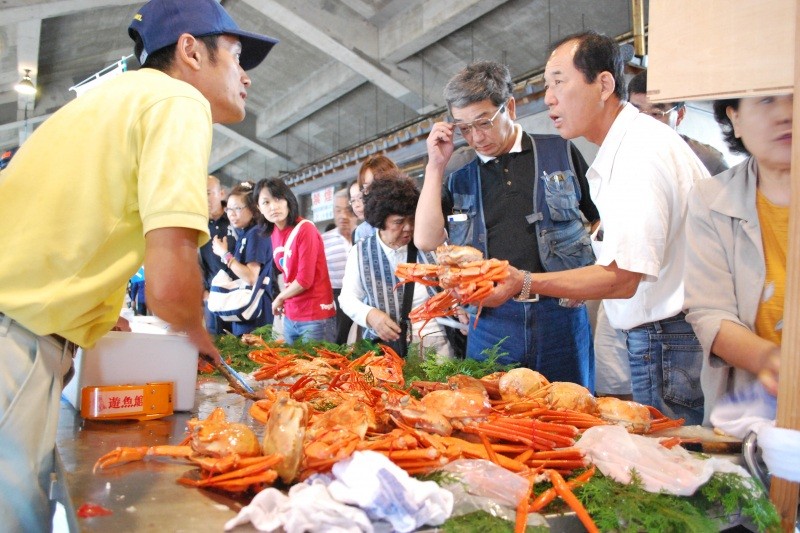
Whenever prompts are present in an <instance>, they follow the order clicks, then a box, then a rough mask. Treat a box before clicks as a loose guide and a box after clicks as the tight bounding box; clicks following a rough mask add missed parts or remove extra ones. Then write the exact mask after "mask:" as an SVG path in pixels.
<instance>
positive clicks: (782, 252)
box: [755, 191, 789, 345]
mask: <svg viewBox="0 0 800 533" xmlns="http://www.w3.org/2000/svg"><path fill="white" fill-rule="evenodd" d="M756 209H757V210H758V220H759V223H760V224H761V241H762V242H763V245H764V259H765V262H766V268H767V272H766V277H765V279H764V289H763V291H762V292H761V303H760V304H759V306H758V313H756V323H755V326H756V334H757V335H758V336H759V337H761V338H763V339H767V340H769V341H772V342H774V343H775V344H777V345H780V344H781V338H782V334H783V299H784V294H785V290H786V251H787V249H788V247H789V208H788V207H781V206H777V205H774V204H772V203H770V201H769V200H767V199H766V198H765V197H764V195H762V194H761V191H758V193H757V194H756Z"/></svg>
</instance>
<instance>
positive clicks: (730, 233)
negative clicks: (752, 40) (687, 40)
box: [684, 95, 793, 425]
mask: <svg viewBox="0 0 800 533" xmlns="http://www.w3.org/2000/svg"><path fill="white" fill-rule="evenodd" d="M792 102H793V98H792V96H791V95H788V96H757V97H753V98H741V99H729V100H718V101H716V102H715V103H714V116H715V118H716V119H717V122H719V124H720V126H722V132H723V136H724V137H725V141H726V142H727V144H728V146H729V147H730V149H731V150H732V151H734V152H738V153H742V154H747V155H748V158H747V159H745V160H744V161H742V162H741V163H739V164H738V165H736V166H735V167H733V168H731V169H729V170H726V171H725V172H722V173H720V174H717V175H716V176H714V177H713V178H711V179H707V180H700V181H698V182H697V183H695V186H694V189H693V190H692V194H691V196H690V197H689V212H688V216H687V220H686V234H687V242H688V246H687V255H686V272H685V275H684V279H685V286H686V302H685V306H686V308H687V309H688V311H687V315H686V320H687V321H688V322H689V323H690V324H692V326H693V328H694V330H695V333H696V334H697V337H698V338H699V339H700V343H701V344H702V346H703V353H704V361H703V370H702V373H701V375H700V381H701V384H702V386H703V394H704V396H705V401H706V406H705V412H706V417H707V418H708V416H709V413H711V414H712V417H711V422H712V423H714V424H715V425H716V422H715V420H714V416H713V413H712V408H713V407H714V405H715V404H716V402H717V400H718V399H720V397H722V396H723V395H724V394H725V393H728V392H735V393H738V392H739V391H742V390H743V389H745V388H747V387H749V386H750V385H751V384H753V382H754V381H756V380H760V381H761V382H762V383H763V384H764V385H765V386H766V388H767V390H768V391H770V392H771V393H772V394H776V393H777V378H778V365H779V361H780V359H779V355H780V346H781V337H782V335H781V334H782V330H783V304H784V289H785V284H786V283H785V282H786V254H787V251H788V223H789V199H790V196H791V179H792V178H791V173H790V162H791V151H792V150H791V149H792Z"/></svg>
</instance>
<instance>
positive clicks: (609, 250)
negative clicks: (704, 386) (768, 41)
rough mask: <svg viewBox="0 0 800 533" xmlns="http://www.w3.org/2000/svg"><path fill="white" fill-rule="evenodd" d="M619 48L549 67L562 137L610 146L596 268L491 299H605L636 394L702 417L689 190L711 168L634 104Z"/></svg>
mask: <svg viewBox="0 0 800 533" xmlns="http://www.w3.org/2000/svg"><path fill="white" fill-rule="evenodd" d="M622 72H623V60H622V58H621V54H620V52H619V47H618V45H617V44H616V43H615V42H614V41H613V40H612V39H610V38H608V37H605V36H602V35H598V34H597V33H595V32H591V31H589V32H584V33H580V34H576V35H574V36H570V37H567V38H565V39H563V40H562V41H560V42H559V43H557V44H556V46H555V48H554V50H553V53H552V54H551V55H550V58H549V60H548V62H547V66H546V67H545V84H546V94H545V104H547V106H548V107H549V109H550V118H551V119H552V120H553V122H554V124H555V127H556V129H558V131H559V134H560V135H561V136H562V137H564V138H566V139H574V138H576V137H581V136H582V137H585V138H586V139H587V140H588V141H590V142H592V143H594V144H597V145H599V146H600V149H599V151H598V153H597V157H596V159H595V161H594V163H593V164H592V166H591V168H590V169H589V171H588V172H587V179H588V181H589V187H590V190H591V195H592V199H593V200H594V202H595V205H596V206H597V208H598V210H599V211H600V218H601V220H602V221H603V222H602V226H601V228H600V229H599V230H598V231H597V232H595V235H594V239H595V240H596V241H602V247H598V249H597V255H598V257H597V262H596V264H594V265H591V266H588V267H583V268H579V269H575V270H571V271H569V272H568V273H567V272H548V273H537V274H533V275H532V274H530V273H528V272H524V271H518V270H512V275H511V276H510V278H509V279H508V280H507V281H506V282H504V283H501V284H500V285H498V287H497V289H496V291H495V293H494V294H493V295H492V297H491V299H490V300H489V302H487V303H488V304H490V305H496V304H499V303H501V302H503V301H505V300H507V299H509V298H511V297H513V296H516V295H518V294H522V295H523V296H524V293H527V292H535V293H539V294H546V295H549V296H556V297H563V298H571V299H577V300H588V299H601V298H602V299H604V302H603V305H604V306H605V311H606V313H607V314H608V319H609V321H610V323H611V325H612V326H613V327H614V328H615V329H617V330H622V331H624V332H625V334H626V342H627V346H628V352H629V357H630V365H631V379H632V392H633V399H634V400H635V401H637V402H640V403H643V404H647V405H652V406H654V407H656V408H658V409H660V410H661V411H662V412H664V414H666V415H667V416H670V417H675V418H679V417H682V418H685V419H686V423H687V424H700V423H701V422H702V420H703V394H702V390H701V388H700V368H701V366H702V351H701V348H700V345H699V343H698V341H697V338H696V337H695V335H694V332H693V331H692V328H691V326H689V324H688V323H687V322H686V321H685V317H684V314H683V312H682V308H683V299H684V290H683V271H684V251H685V242H686V241H685V236H684V225H685V219H686V202H687V197H688V193H689V190H690V189H691V188H692V185H693V182H694V180H696V179H699V178H703V177H707V176H708V172H707V171H706V169H705V168H704V167H703V165H702V163H701V162H700V161H699V160H698V159H697V157H696V156H695V155H694V153H693V152H692V151H691V149H690V148H689V146H688V145H687V144H686V143H685V142H684V141H683V139H681V138H680V136H678V134H677V133H675V131H673V130H672V129H671V128H669V127H668V126H666V125H664V124H661V123H659V122H658V121H656V120H654V119H653V118H652V117H649V116H647V115H644V114H641V113H639V112H638V111H637V110H636V108H635V107H633V106H632V105H630V104H628V103H627V102H626V97H627V95H626V88H625V85H624V82H623V80H624V78H623V73H622Z"/></svg>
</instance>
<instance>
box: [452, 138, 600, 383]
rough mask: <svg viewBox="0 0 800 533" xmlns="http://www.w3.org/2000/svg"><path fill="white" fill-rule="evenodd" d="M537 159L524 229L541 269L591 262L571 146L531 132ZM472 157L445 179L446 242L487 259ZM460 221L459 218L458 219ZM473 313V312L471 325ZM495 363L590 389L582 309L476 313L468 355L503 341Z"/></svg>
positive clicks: (550, 305) (530, 307)
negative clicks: (531, 235)
mask: <svg viewBox="0 0 800 533" xmlns="http://www.w3.org/2000/svg"><path fill="white" fill-rule="evenodd" d="M530 137H531V140H532V144H533V150H534V155H535V173H536V176H537V179H536V180H535V185H534V190H533V194H532V198H531V200H532V201H531V210H532V212H531V213H530V214H528V215H526V217H525V219H526V221H527V223H528V224H534V225H535V227H536V236H537V241H538V248H539V249H538V250H535V251H534V250H531V253H538V254H539V258H540V259H541V263H542V265H543V266H544V268H545V270H547V271H560V270H568V269H572V268H578V267H582V266H586V265H590V264H592V263H594V260H595V257H594V254H593V252H592V247H591V242H590V238H589V233H588V232H587V231H586V229H585V227H584V223H583V220H582V218H581V212H580V209H579V202H580V198H581V190H580V186H579V183H578V179H577V177H576V176H575V170H574V167H573V164H572V159H571V157H570V143H569V142H568V141H566V140H564V139H562V138H561V137H559V136H557V135H530ZM480 180H481V176H480V168H479V164H478V159H477V158H476V159H474V160H473V161H472V162H470V163H469V164H467V165H466V166H465V167H463V168H461V169H459V170H457V171H456V172H454V173H453V174H451V176H450V179H449V181H448V190H449V191H450V193H451V195H452V198H453V214H455V215H459V216H455V217H449V219H448V236H449V242H450V243H451V244H458V245H469V246H473V247H475V248H477V249H479V250H481V251H482V252H483V254H484V256H487V254H488V247H487V243H486V234H487V231H486V222H485V218H484V213H483V199H482V197H481V182H480ZM459 219H461V220H459ZM476 311H477V310H476V309H471V312H470V318H471V322H472V323H474V320H475V313H476ZM505 337H507V338H506V340H505V341H503V343H502V344H501V345H500V351H501V352H507V355H505V356H503V357H502V358H501V359H500V362H501V363H504V364H507V363H511V362H515V363H520V364H521V365H522V366H526V367H529V368H532V369H534V370H537V371H539V372H541V373H543V374H544V375H545V377H547V379H549V380H550V381H572V382H575V383H580V384H582V385H583V386H585V387H587V388H589V389H590V390H592V391H593V389H594V351H593V347H592V337H591V328H590V325H589V318H588V315H587V312H586V307H585V306H580V307H577V308H574V309H568V308H565V307H561V306H560V305H558V299H556V298H548V297H541V298H540V299H539V301H538V302H536V303H520V302H516V301H513V300H510V301H508V302H506V303H505V304H503V305H502V306H500V307H497V308H494V309H489V308H484V309H482V311H481V314H480V318H479V320H478V325H477V328H471V329H470V331H469V335H468V337H467V356H468V357H471V358H473V359H484V358H485V357H486V354H485V353H484V350H486V349H488V348H491V347H492V346H494V345H495V344H497V343H498V342H499V341H500V340H501V339H503V338H505Z"/></svg>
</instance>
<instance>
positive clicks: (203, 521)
mask: <svg viewBox="0 0 800 533" xmlns="http://www.w3.org/2000/svg"><path fill="white" fill-rule="evenodd" d="M215 385H216V384H215ZM249 405H250V402H249V401H247V400H245V399H244V398H242V397H241V396H238V395H235V394H226V393H220V392H219V387H216V386H214V387H211V386H204V385H201V386H200V387H199V390H198V394H197V397H196V402H195V410H194V412H192V413H188V412H187V413H175V414H173V415H172V416H168V417H165V418H161V419H158V420H148V421H142V422H137V421H113V422H110V421H103V422H98V421H90V420H84V419H83V418H81V416H80V413H79V412H78V411H76V410H75V409H74V408H73V407H72V406H71V405H70V404H69V403H68V402H66V401H63V400H62V403H61V412H60V418H59V425H58V434H57V436H56V450H57V455H58V457H57V460H58V459H60V461H58V462H59V463H60V464H59V468H58V470H59V472H58V480H57V488H56V490H57V491H58V492H57V499H58V500H59V501H61V502H62V503H63V504H64V506H65V508H66V510H67V521H68V523H69V526H70V531H72V532H77V531H98V532H103V533H107V532H109V531H112V532H113V531H116V532H123V531H137V532H141V531H159V532H161V531H192V532H197V533H202V532H206V531H208V532H214V533H220V532H222V531H224V526H225V522H227V521H228V520H229V519H231V518H233V517H234V516H236V514H237V513H238V511H239V509H241V508H242V507H243V506H244V505H246V504H247V503H248V501H247V500H248V498H246V497H244V498H241V499H236V498H235V497H231V496H228V495H226V494H224V493H221V492H215V491H210V490H200V489H196V488H193V487H185V486H183V485H180V484H178V482H177V480H178V478H179V477H181V476H182V475H183V474H185V473H186V472H188V471H190V470H194V469H195V467H193V466H191V465H190V464H184V463H181V462H180V460H169V459H155V460H154V459H150V460H147V461H137V462H134V463H129V464H126V465H121V466H117V467H112V468H109V469H106V470H104V471H102V472H98V473H97V474H93V473H92V467H93V466H94V463H95V461H96V460H97V459H98V458H99V457H101V456H102V455H104V454H106V453H108V452H110V451H112V450H113V449H114V448H116V447H117V446H157V445H162V444H177V443H179V442H180V441H181V440H182V439H183V437H184V436H185V432H186V421H187V420H188V419H189V418H191V417H192V416H197V415H198V414H199V416H200V418H206V417H207V416H208V414H209V413H210V412H211V410H212V409H213V408H214V407H217V406H222V407H224V408H225V411H226V414H227V416H228V419H229V420H231V421H235V422H238V421H242V422H247V419H248V418H249V417H248V415H247V410H246V408H247V407H249ZM250 425H252V424H250ZM86 503H91V504H97V505H101V506H102V507H104V508H106V509H109V510H110V511H112V514H111V515H108V516H98V517H93V518H78V517H77V516H76V511H77V510H78V509H79V508H80V507H81V506H82V505H84V504H86ZM236 531H237V532H239V531H242V532H246V531H255V529H253V528H251V527H248V526H240V527H238V528H237V529H236Z"/></svg>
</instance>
